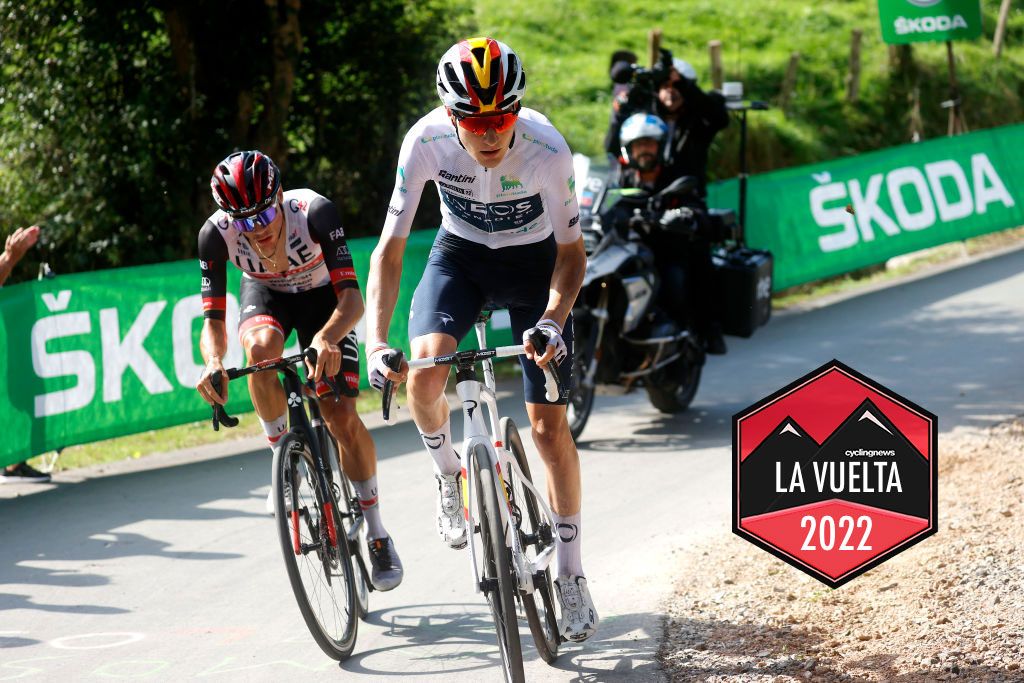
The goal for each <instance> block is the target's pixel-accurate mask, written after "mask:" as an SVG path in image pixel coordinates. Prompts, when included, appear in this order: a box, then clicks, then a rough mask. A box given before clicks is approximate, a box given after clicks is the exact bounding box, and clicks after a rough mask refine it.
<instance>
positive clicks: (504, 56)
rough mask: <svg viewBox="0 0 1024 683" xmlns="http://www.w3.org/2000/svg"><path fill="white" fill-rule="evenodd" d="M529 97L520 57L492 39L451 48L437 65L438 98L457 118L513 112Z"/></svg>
mask: <svg viewBox="0 0 1024 683" xmlns="http://www.w3.org/2000/svg"><path fill="white" fill-rule="evenodd" d="M524 94H526V72H525V71H523V64H522V62H521V61H519V57H518V56H516V53H515V52H513V51H512V48H510V47H509V46H508V45H506V44H505V43H502V42H501V41H498V40H494V39H493V38H487V37H481V38H467V39H466V40H462V41H459V42H458V43H456V44H455V45H452V46H451V47H450V48H448V51H447V52H445V53H444V56H443V57H441V61H440V62H439V63H438V65H437V96H438V97H440V98H441V101H442V102H443V103H444V106H446V107H447V108H448V109H449V110H451V112H452V113H454V114H462V115H473V114H486V113H489V112H497V111H510V110H514V109H516V108H517V107H518V105H519V103H520V101H521V100H522V99H523V95H524Z"/></svg>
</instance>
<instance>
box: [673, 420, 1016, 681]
mask: <svg viewBox="0 0 1024 683" xmlns="http://www.w3.org/2000/svg"><path fill="white" fill-rule="evenodd" d="M1022 499H1024V419H1022V418H1017V419H1015V420H1011V421H1009V422H1006V423H1003V424H1001V425H997V426H995V427H992V428H990V429H987V430H983V431H980V430H975V431H969V430H961V431H954V432H952V433H950V434H945V435H942V436H941V437H940V439H939V519H938V521H939V531H938V533H937V534H936V535H934V536H932V537H931V538H929V539H927V540H925V541H923V542H922V543H919V544H918V545H916V546H914V547H912V548H910V549H909V550H906V551H904V552H903V553H902V554H900V555H897V556H896V557H895V558H893V559H891V560H889V561H887V562H885V563H883V564H881V565H880V566H878V567H876V568H874V569H872V570H870V571H869V572H867V573H866V574H864V575H862V576H860V577H858V578H856V579H854V580H853V581H851V582H850V583H848V584H846V585H845V586H843V587H841V588H839V589H836V590H832V589H829V588H827V587H825V586H824V585H823V584H821V583H819V582H817V581H815V580H814V579H811V578H810V577H808V576H806V575H804V574H803V573H802V572H799V571H797V570H796V569H793V568H792V567H790V566H789V565H787V564H785V563H783V562H782V561H781V560H778V559H776V558H775V557H773V556H771V555H769V554H768V553H766V552H764V551H762V550H760V549H758V548H756V547H754V546H753V545H751V544H750V543H748V542H746V541H744V540H742V539H740V538H739V537H737V536H729V537H727V538H720V539H716V540H715V541H714V542H712V543H708V544H707V545H703V546H698V547H691V548H685V549H683V550H682V551H681V552H679V553H677V554H675V555H674V557H676V558H679V559H678V562H677V566H676V568H675V569H676V571H675V574H674V575H675V576H677V577H678V579H677V581H676V585H675V590H674V594H673V595H672V597H671V598H670V599H669V602H668V604H667V605H666V608H665V614H666V615H667V618H666V621H665V630H664V634H663V641H662V646H661V649H660V652H659V659H660V661H661V663H662V666H663V667H664V670H665V672H666V674H667V676H668V678H669V680H672V681H772V682H782V681H808V680H809V681H850V680H858V681H860V680H866V681H900V682H903V681H907V682H911V681H913V682H916V681H942V680H965V681H1024V671H1022V667H1024V509H1022V505H1021V500H1022Z"/></svg>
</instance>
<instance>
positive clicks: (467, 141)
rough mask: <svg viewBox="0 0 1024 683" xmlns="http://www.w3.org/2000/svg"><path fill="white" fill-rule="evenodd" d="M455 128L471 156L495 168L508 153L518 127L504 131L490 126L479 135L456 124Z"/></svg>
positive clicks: (484, 164) (481, 163)
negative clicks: (497, 130)
mask: <svg viewBox="0 0 1024 683" xmlns="http://www.w3.org/2000/svg"><path fill="white" fill-rule="evenodd" d="M453 123H454V121H453ZM455 130H456V131H457V132H458V134H459V140H461V141H462V146H463V147H465V148H466V151H467V152H469V156H471V157H473V159H475V160H476V162H477V163H478V164H480V165H481V166H483V167H484V168H494V167H495V166H497V165H498V164H500V163H501V162H502V160H503V159H504V158H505V155H506V154H508V144H509V143H510V142H511V141H512V136H513V135H514V134H515V130H516V128H515V126H512V127H511V128H509V129H508V130H506V131H504V132H503V133H498V132H496V131H495V130H494V129H493V128H488V129H487V132H486V133H484V134H483V135H477V134H476V133H473V132H470V131H468V130H466V129H464V128H463V127H462V126H459V125H457V124H456V125H455Z"/></svg>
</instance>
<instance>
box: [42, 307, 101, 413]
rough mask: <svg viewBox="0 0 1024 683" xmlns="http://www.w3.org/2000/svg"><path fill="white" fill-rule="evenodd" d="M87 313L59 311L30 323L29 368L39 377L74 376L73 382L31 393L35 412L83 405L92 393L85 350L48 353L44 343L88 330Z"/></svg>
mask: <svg viewBox="0 0 1024 683" xmlns="http://www.w3.org/2000/svg"><path fill="white" fill-rule="evenodd" d="M91 331H92V323H91V322H90V321H89V314H88V313H86V312H85V311H81V312H79V313H62V314H61V315H54V316H50V317H49V318H41V319H39V320H37V321H36V322H35V324H34V325H33V326H32V369H33V370H35V373H36V375H37V376H39V377H41V378H43V379H50V378H56V377H68V376H71V377H77V378H78V381H77V382H76V384H75V386H73V387H68V388H67V389H61V390H60V391H51V392H50V393H47V394H41V395H39V396H36V397H35V416H36V417H48V416H50V415H60V414H61V413H67V412H70V411H72V410H78V409H79V408H84V407H85V406H87V405H89V403H91V402H92V399H93V396H95V395H96V366H95V365H94V364H93V360H92V356H90V355H89V352H88V351H63V352H61V353H49V352H48V351H47V350H46V343H47V342H48V341H50V340H51V339H60V338H62V337H71V336H74V335H78V334H89V333H90V332H91Z"/></svg>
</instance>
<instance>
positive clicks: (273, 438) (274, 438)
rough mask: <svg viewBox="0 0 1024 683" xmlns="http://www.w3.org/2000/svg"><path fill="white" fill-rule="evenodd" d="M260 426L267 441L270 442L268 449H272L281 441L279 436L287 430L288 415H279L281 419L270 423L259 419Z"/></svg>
mask: <svg viewBox="0 0 1024 683" xmlns="http://www.w3.org/2000/svg"><path fill="white" fill-rule="evenodd" d="M260 424H261V425H263V431H264V432H266V434H267V441H269V442H270V448H271V449H273V448H274V446H276V445H277V442H278V441H280V440H281V436H283V435H284V433H285V432H286V431H287V430H288V413H287V412H284V413H281V417H279V418H277V419H276V420H271V421H270V422H267V421H266V420H264V419H263V418H262V417H261V418H260Z"/></svg>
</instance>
